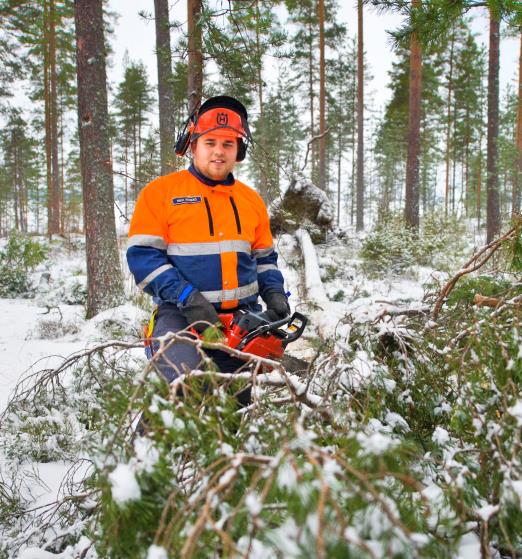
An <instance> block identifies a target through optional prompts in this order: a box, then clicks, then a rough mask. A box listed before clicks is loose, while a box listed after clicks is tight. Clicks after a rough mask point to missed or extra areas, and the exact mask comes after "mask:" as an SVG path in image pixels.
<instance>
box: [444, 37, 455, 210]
mask: <svg viewBox="0 0 522 559" xmlns="http://www.w3.org/2000/svg"><path fill="white" fill-rule="evenodd" d="M454 48H455V33H453V34H452V35H451V43H450V59H449V65H450V67H449V76H448V107H447V118H446V185H445V188H444V213H445V214H446V215H448V201H449V176H450V151H451V145H450V144H451V95H452V93H453V51H454Z"/></svg>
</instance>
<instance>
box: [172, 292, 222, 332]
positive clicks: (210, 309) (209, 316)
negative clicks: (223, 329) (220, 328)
mask: <svg viewBox="0 0 522 559" xmlns="http://www.w3.org/2000/svg"><path fill="white" fill-rule="evenodd" d="M179 310H180V312H181V314H182V315H183V316H184V317H185V318H186V319H187V322H188V323H189V324H193V323H194V322H197V324H194V326H193V328H194V330H196V332H199V333H200V334H202V333H203V332H204V331H205V330H206V329H207V328H208V327H209V325H208V324H207V323H208V322H210V324H211V325H215V324H216V323H219V324H221V322H220V320H219V316H218V314H217V312H216V309H215V308H214V306H213V305H212V303H209V302H208V301H207V300H206V299H205V297H203V295H201V293H200V292H199V291H198V290H197V289H194V291H192V293H191V294H190V295H189V296H188V297H187V299H186V300H185V301H184V303H183V305H181V306H180V307H179Z"/></svg>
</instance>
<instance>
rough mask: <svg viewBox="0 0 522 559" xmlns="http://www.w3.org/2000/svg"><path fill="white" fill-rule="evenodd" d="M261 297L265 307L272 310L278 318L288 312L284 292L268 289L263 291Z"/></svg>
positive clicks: (288, 307) (288, 306)
mask: <svg viewBox="0 0 522 559" xmlns="http://www.w3.org/2000/svg"><path fill="white" fill-rule="evenodd" d="M263 299H264V300H265V303H266V308H267V309H268V310H269V311H273V312H274V313H275V314H276V315H277V317H278V318H285V317H287V316H288V315H289V314H290V305H289V304H288V299H287V298H286V295H285V294H284V293H281V292H280V291H269V292H268V293H265V295H264V297H263Z"/></svg>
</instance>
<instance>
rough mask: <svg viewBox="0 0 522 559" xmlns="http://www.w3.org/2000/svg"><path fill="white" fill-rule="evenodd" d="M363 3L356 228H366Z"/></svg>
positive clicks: (359, 38)
mask: <svg viewBox="0 0 522 559" xmlns="http://www.w3.org/2000/svg"><path fill="white" fill-rule="evenodd" d="M363 45H364V42H363V4H362V0H358V2H357V219H356V230H357V231H362V230H363V229H364V48H363Z"/></svg>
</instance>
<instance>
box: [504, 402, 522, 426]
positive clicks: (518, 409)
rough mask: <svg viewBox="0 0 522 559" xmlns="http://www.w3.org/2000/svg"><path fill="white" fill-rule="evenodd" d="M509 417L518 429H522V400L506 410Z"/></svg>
mask: <svg viewBox="0 0 522 559" xmlns="http://www.w3.org/2000/svg"><path fill="white" fill-rule="evenodd" d="M507 411H508V413H509V415H512V416H513V417H514V418H515V419H516V422H517V425H518V426H519V427H522V400H518V401H517V403H516V404H515V405H514V406H511V407H510V408H508V410H507Z"/></svg>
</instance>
